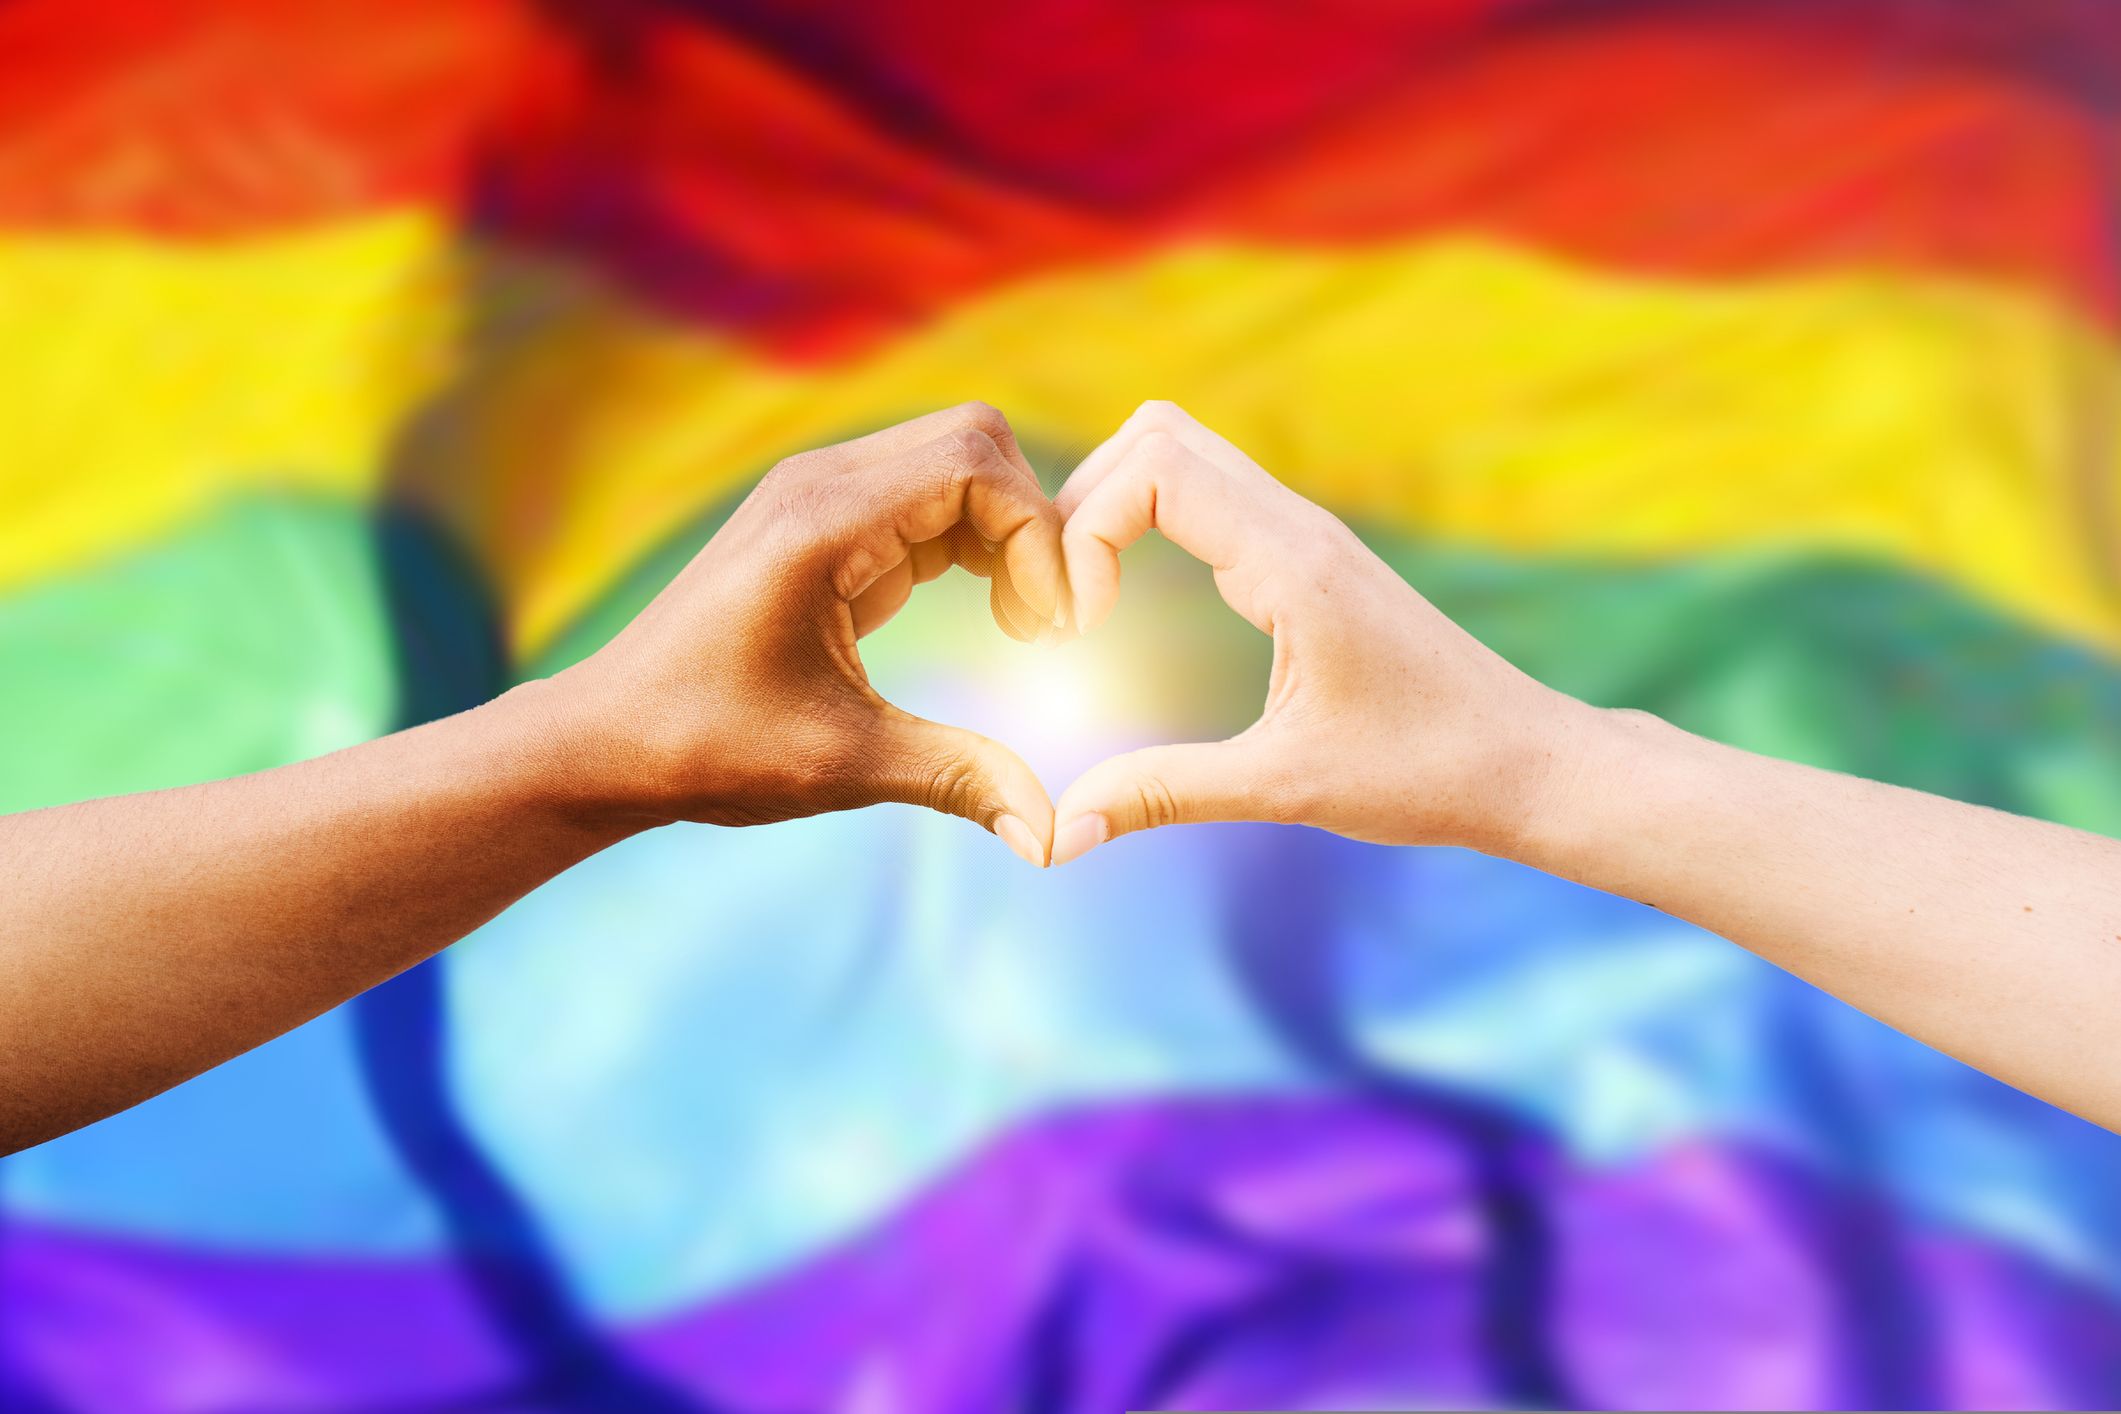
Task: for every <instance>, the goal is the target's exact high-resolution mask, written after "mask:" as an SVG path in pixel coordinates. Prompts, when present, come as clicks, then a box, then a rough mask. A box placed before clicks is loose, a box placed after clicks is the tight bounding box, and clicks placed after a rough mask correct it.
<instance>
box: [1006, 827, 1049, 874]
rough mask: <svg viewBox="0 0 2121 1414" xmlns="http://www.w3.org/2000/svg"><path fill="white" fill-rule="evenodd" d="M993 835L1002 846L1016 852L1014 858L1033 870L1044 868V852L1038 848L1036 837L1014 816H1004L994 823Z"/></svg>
mask: <svg viewBox="0 0 2121 1414" xmlns="http://www.w3.org/2000/svg"><path fill="white" fill-rule="evenodd" d="M994 833H995V834H997V835H999V836H1000V837H1001V841H1002V843H1003V844H1005V845H1007V846H1009V848H1011V849H1013V850H1015V851H1016V857H1017V858H1018V859H1021V860H1023V861H1024V863H1026V864H1028V865H1030V866H1031V867H1032V868H1034V869H1043V868H1045V867H1046V860H1045V852H1044V851H1043V850H1041V849H1040V848H1039V847H1038V836H1037V835H1034V834H1032V833H1031V827H1030V826H1029V825H1026V824H1025V823H1024V822H1023V821H1021V820H1019V819H1017V818H1016V817H1015V816H1014V815H1004V816H1002V817H1001V818H1000V819H998V820H996V821H995V822H994Z"/></svg>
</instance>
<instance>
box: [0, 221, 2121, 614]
mask: <svg viewBox="0 0 2121 1414" xmlns="http://www.w3.org/2000/svg"><path fill="white" fill-rule="evenodd" d="M66 287H71V288H72V289H73V290H74V291H75V296H74V297H73V298H68V297H66V295H65V294H64V290H65V288H66ZM23 291H27V292H28V294H29V296H30V297H29V298H27V299H24V298H22V292H23ZM120 292H122V293H120ZM0 327H6V328H8V329H10V331H11V332H12V333H13V335H14V337H13V338H12V339H11V340H10V343H9V346H8V348H7V349H6V351H5V352H4V353H0V358H4V359H6V360H7V361H8V363H9V364H10V365H11V366H10V367H9V368H7V369H6V370H5V373H4V374H0V378H4V382H0V425H4V426H7V427H9V428H13V429H18V435H16V436H15V437H14V438H12V439H11V440H13V441H14V442H15V445H16V447H17V449H18V450H19V449H20V448H22V447H24V446H27V447H28V448H29V455H28V456H26V457H20V456H18V457H15V458H11V459H10V461H9V464H8V465H7V466H6V467H5V468H4V470H0V475H5V476H8V477H11V478H14V480H15V482H16V483H19V487H11V488H10V504H26V505H28V506H29V507H30V508H31V510H32V514H31V515H29V516H26V517H17V518H15V519H14V520H12V521H10V522H9V523H8V524H7V525H5V526H4V527H0V581H5V580H7V579H19V578H20V577H22V576H24V575H27V574H32V573H36V572H38V571H40V570H41V569H44V568H49V567H51V566H53V565H55V564H58V563H62V562H64V561H65V560H67V559H70V558H76V557H79V556H81V555H84V554H88V553H93V552H95V551H97V550H99V549H101V548H104V547H107V546H109V545H112V544H115V543H119V542H122V541H124V540H127V539H129V538H135V537H138V536H140V535H142V534H147V533H152V530H153V529H154V527H155V526H157V525H159V524H165V523H167V521H168V520H169V519H170V518H171V516H173V515H174V514H177V513H178V512H179V511H180V510H181V509H182V508H183V507H185V506H188V505H193V504H197V503H198V502H199V501H201V500H203V499H207V498H209V497H211V496H214V495H218V494H221V493H224V492H225V491H227V490H229V489H231V488H233V487H235V486H238V485H244V484H255V483H257V482H258V481H260V480H263V479H272V480H278V481H283V482H285V481H294V482H299V483H302V484H313V485H320V486H329V487H333V488H336V489H353V490H359V489H373V488H374V487H375V486H376V485H377V483H378V482H379V480H381V479H382V478H384V477H385V476H386V474H387V476H388V477H389V479H390V481H391V482H392V484H393V486H394V487H395V488H396V493H397V494H401V495H404V496H407V497H412V498H416V499H420V500H423V501H425V502H427V503H428V504H430V505H432V506H434V507H436V508H438V509H440V510H441V511H443V512H444V513H445V514H447V515H448V516H450V517H451V518H452V519H453V520H454V521H455V523H456V524H458V525H459V526H460V527H461V528H462V529H463V530H464V532H465V533H466V534H467V536H468V537H469V538H470V539H471V540H472V541H473V543H474V544H475V545H476V546H477V548H478V549H479V551H480V552H481V554H482V555H483V556H484V558H485V559H486V561H487V563H488V565H489V567H490V569H491V570H492V572H493V573H494V574H495V576H496V578H497V581H498V583H499V586H500V588H501V590H502V592H503V596H504V598H505V600H506V601H507V602H508V603H509V605H510V606H511V614H512V617H513V629H514V632H515V635H516V638H517V641H518V643H519V645H520V646H522V647H523V648H524V649H526V650H534V649H535V648H536V647H537V646H538V645H540V644H542V643H543V642H545V641H547V640H549V639H550V637H551V636H552V635H553V634H554V633H556V632H557V631H559V630H560V629H561V628H563V627H564V626H565V625H566V623H567V622H568V621H569V620H570V619H571V618H572V617H573V616H574V615H576V614H578V613H579V612H581V611H582V609H583V607H584V606H585V605H586V604H588V603H589V602H591V601H592V600H593V599H594V598H595V597H596V596H597V595H598V594H599V593H600V592H601V591H602V590H603V589H605V588H606V587H607V586H608V585H609V584H610V583H611V582H612V580H613V579H614V578H615V577H616V576H617V575H618V574H619V573H621V572H622V571H623V570H624V568H625V567H626V566H627V565H628V564H629V563H630V562H632V561H633V560H635V559H636V558H637V557H638V556H640V555H641V554H642V553H644V552H645V551H646V550H647V549H648V548H650V547H651V546H652V545H654V544H655V543H656V542H657V541H658V540H660V539H661V538H662V537H664V536H666V535H668V534H669V533H671V531H672V530H673V529H675V528H676V527H677V526H679V525H681V524H682V523H684V521H685V520H686V519H688V518H689V517H690V516H692V515H694V514H696V513H697V512H698V511H699V510H700V509H702V508H704V507H705V506H707V505H709V504H711V503H712V502H713V501H715V500H716V499H718V498H720V497H722V496H725V495H727V494H728V493H729V492H730V491H731V490H733V489H735V488H737V487H739V486H741V485H742V484H743V483H744V482H745V481H746V480H748V479H749V478H750V477H752V476H754V475H756V474H757V473H758V472H759V471H760V470H761V469H763V468H764V467H765V466H767V465H769V464H770V463H771V462H772V461H774V460H775V459H776V458H778V457H780V456H782V455H785V454H787V453H789V452H791V451H795V450H799V449H801V448H804V447H808V446H812V445H816V444H817V443H819V442H823V441H828V440H832V439H834V438H837V437H840V436H843V435H846V434H849V433H852V432H856V431H860V430H864V429H867V428H870V427H873V426H875V425H877V424H879V423H882V422H886V421H889V420H892V419H895V418H898V417H900V416H904V415H907V414H910V413H913V412H917V411H921V410H925V409H927V408H931V407H935V406H939V405H942V404H945V403H949V402H954V401H959V400H962V399H965V398H969V397H982V398H986V399H988V400H990V401H992V402H994V403H996V404H997V405H999V406H1000V407H1002V408H1003V409H1004V410H1005V411H1006V412H1008V414H1009V415H1010V417H1011V418H1012V419H1013V420H1014V421H1015V422H1016V424H1017V425H1018V427H1019V429H1020V430H1021V431H1022V432H1023V433H1024V435H1025V436H1026V437H1027V438H1029V439H1036V440H1037V441H1039V442H1042V443H1046V444H1054V443H1059V444H1062V445H1074V446H1079V447H1082V448H1084V449H1087V448H1088V447H1089V446H1090V445H1092V444H1093V443H1094V442H1095V441H1096V440H1097V439H1098V438H1099V437H1101V436H1102V435H1103V434H1104V433H1105V432H1106V431H1108V430H1109V429H1110V428H1111V427H1112V426H1113V425H1114V424H1116V423H1117V422H1118V420H1119V419H1120V418H1121V417H1122V416H1124V415H1125V413H1126V411H1127V410H1128V409H1129V408H1130V407H1132V406H1133V405H1134V403H1136V402H1137V401H1139V400H1140V399H1141V398H1143V397H1148V396H1158V397H1170V398H1175V399H1177V400H1179V401H1181V402H1183V403H1185V404H1186V405H1187V406H1188V407H1189V408H1191V409H1192V410H1193V411H1194V412H1196V413H1197V414H1199V415H1200V416H1201V417H1203V418H1204V419H1206V420H1207V421H1209V422H1210V423H1211V424H1213V425H1215V426H1217V427H1218V428H1220V429H1221V430H1223V431H1224V432H1226V433H1227V434H1228V435H1229V436H1231V437H1232V439H1233V440H1235V441H1236V442H1237V443H1238V444H1239V445H1241V446H1244V447H1246V448H1247V449H1248V450H1249V451H1251V452H1252V453H1253V454H1254V455H1256V456H1257V457H1259V459H1260V460H1261V461H1263V462H1264V463H1265V464H1266V465H1267V466H1268V467H1270V468H1271V469H1272V470H1274V471H1275V472H1276V473H1277V474H1279V475H1281V476H1282V477H1284V478H1285V479H1286V480H1288V481H1289V482H1290V483H1291V484H1292V485H1294V486H1295V487H1297V488H1298V489H1299V490H1301V491H1302V492H1304V493H1305V494H1307V495H1310V496H1312V497H1314V498H1316V499H1319V500H1321V501H1323V502H1325V503H1327V504H1329V505H1331V506H1333V507H1334V508H1335V509H1337V510H1340V511H1342V512H1344V513H1347V514H1349V515H1350V516H1354V517H1360V518H1363V519H1365V520H1370V521H1377V522H1383V523H1387V524H1392V525H1396V526H1401V527H1405V528H1407V529H1411V530H1419V531H1421V532H1424V533H1427V534H1431V535H1443V536H1449V537H1455V538H1460V539H1463V540H1465V541H1468V542H1473V543H1479V544H1484V545H1490V546H1495V547H1501V548H1506V549H1511V550H1515V551H1519V552H1529V553H1543V554H1566V555H1586V556H1599V557H1630V558H1637V557H1657V556H1665V555H1675V554H1698V553H1702V552H1713V551H1716V550H1719V549H1727V548H1737V547H1760V546H1765V545H1775V544H1790V545H1802V546H1804V547H1807V548H1813V549H1816V548H1821V547H1829V548H1840V549H1845V550H1848V551H1851V552H1855V553H1859V554H1863V555H1867V556H1871V557H1875V558H1880V559H1884V560H1888V561H1891V562H1893V563H1897V564H1900V565H1903V566H1907V567H1910V568H1913V569H1916V570H1918V571H1921V572H1925V573H1928V574H1932V575H1935V576H1938V577H1941V578H1944V579H1947V580H1950V581H1952V582H1954V583H1956V584H1958V585H1960V586H1961V587H1963V588H1965V589H1968V590H1970V591H1972V592H1974V593H1976V594H1978V595H1981V596H1984V597H1985V598H1987V599H1988V600H1989V601H1991V602H1993V603H1995V604H1998V605H2000V606H2003V607H2006V608H2008V609H2010V610H2012V611H2014V612H2016V613H2018V614H2020V615H2022V616H2024V617H2026V618H2028V619H2031V620H2033V621H2035V622H2038V623H2040V624H2042V625H2045V626H2047V627H2050V628H2056V629H2061V630H2063V631H2066V632H2068V633H2071V634H2073V635H2076V636H2079V637H2081V638H2085V639H2089V640H2092V641H2096V642H2099V643H2102V644H2106V645H2108V646H2113V645H2116V644H2121V608H2117V604H2116V600H2115V596H2114V590H2113V584H2112V578H2111V575H2112V571H2113V566H2114V563H2115V555H2116V537H2117V526H2116V519H2115V513H2114V507H2115V505H2116V494H2117V482H2121V457H2117V453H2116V448H2115V432H2116V426H2115V419H2116V416H2117V413H2116V409H2117V408H2121V373H2117V364H2116V360H2115V354H2114V350H2113V348H2112V347H2111V345H2110V343H2109V341H2108V338H2107V336H2106V335H2105V334H2103V333H2102V332H2101V331H2099V330H2097V329H2096V328H2094V327H2092V326H2091V325H2090V324H2089V323H2087V322H2086V321H2084V320H2082V319H2081V318H2079V317H2077V316H2075V315H2073V314H2072V313H2070V312H2069V311H2067V310H2065V309H2064V308H2062V307H2060V306H2059V305H2057V304H2056V303H2055V302H2053V301H2052V300H2050V299H2049V298H2047V297H2045V296H2043V295H2040V294H2037V293H2033V292H2030V291H2026V290H2021V289H2014V288H2008V287H2002V286H1998V285H1993V284H1984V283H1981V282H1973V281H1966V280H1960V279H1953V278H1945V277H1938V276H1933V275H1932V276H1916V275H1909V274H1905V273H1896V272H1885V271H1880V272H1843V273H1838V274H1834V275H1827V276H1807V277H1801V278H1795V277H1793V278H1788V279H1777V280H1772V281H1754V282H1746V283H1715V282H1686V281H1677V280H1670V279H1657V280H1651V279H1638V278H1623V277H1619V276H1615V275H1612V274H1609V273H1603V272H1597V271H1588V270H1585V269H1582V268H1580V267H1575V266H1572V265H1570V264H1568V263H1566V262H1563V261H1560V260H1557V259H1555V258H1553V257H1551V256H1546V255H1541V254H1536V253H1533V252H1530V251H1527V250H1523V249H1516V248H1512V247H1509V246H1506V245H1502V244H1498V243H1495V242H1492V241H1486V240H1475V239H1433V238H1432V239H1424V240H1421V241H1416V242H1409V243H1403V244H1389V245H1378V246H1370V247H1362V248H1332V249H1321V250H1299V249H1288V248H1277V247H1257V246H1229V245H1215V246H1206V245H1204V246H1198V247H1191V248H1185V249H1180V250H1176V251H1171V252H1167V253H1165V254H1162V255H1159V256H1157V257H1154V258H1150V259H1145V260H1142V261H1139V262H1136V263H1131V264H1127V265H1123V266H1117V267H1101V268H1092V269H1083V270H1077V271H1069V272H1062V273H1056V274H1052V275H1048V276H1044V277H1041V278H1038V279H1034V280H1029V281H1025V282H1022V283H1019V284H1016V285H1013V286H1009V287H1006V288H1003V289H1000V290H997V291H994V292H992V293H990V294H987V295H984V296H981V297H979V298H978V299H975V300H970V301H967V302H966V303H964V304H962V305H960V306H958V307H956V308H955V309H953V310H951V311H950V312H948V313H947V314H945V315H944V316H943V317H941V318H939V319H937V320H936V321H934V322H932V323H930V324H929V325H927V326H924V327H923V328H921V329H919V330H917V331H914V332H913V333H911V334H909V335H907V336H905V337H904V338H902V339H900V340H898V341H896V342H895V343H893V344H890V345H888V346H886V347H884V348H882V349H880V350H877V351H875V352H873V353H870V354H866V355H864V356H861V357H859V358H855V359H850V360H847V361H844V362H839V363H833V364H827V365H820V366H802V365H790V364H782V363H775V362H772V361H769V360H767V359H764V358H762V357H761V356H760V355H758V354H757V353H756V352H755V351H754V350H752V349H750V348H748V347H746V346H745V345H743V344H742V343H740V342H738V341H735V340H732V339H729V338H726V337H722V336H719V335H716V334H714V333H712V332H708V331H701V330H698V329H695V328H689V327H686V326H682V325H680V324H677V323H675V322H672V321H669V320H667V319H665V318H663V317H661V316H659V315H657V314H656V313H654V312H652V311H649V310H646V309H643V308H639V307H637V306H634V305H631V304H629V303H628V302H627V301H625V300H623V299H620V298H617V297H615V296H614V295H613V294H612V293H611V292H610V291H609V290H608V289H607V288H605V287H603V286H601V285H600V284H599V283H598V282H596V281H594V280H591V279H586V278H583V277H581V276H579V275H576V274H571V273H567V272H562V271H559V270H556V269H553V268H551V267H545V266H538V265H533V264H528V263H524V262H520V261H513V260H510V259H508V258H506V257H502V256H497V255H487V256H482V257H480V258H478V259H476V260H469V261H465V262H463V268H461V269H460V268H458V262H456V261H455V260H453V259H452V257H451V255H450V253H449V251H448V249H447V247H446V244H445V242H444V241H443V239H442V237H441V235H440V234H439V233H438V232H437V231H436V230H435V229H434V228H432V227H430V226H428V225H426V224H425V223H424V222H422V221H421V220H419V219H417V218H399V219H394V220H388V221H380V222H373V223H367V224H364V225H358V226H351V227H347V228H344V229H342V230H338V231H332V232H323V233H319V234H316V235H312V236H306V237H294V238H287V239H285V240H282V241H271V242H259V243H257V244H256V245H255V246H241V247H236V248H234V249H226V248H223V249H219V250H214V251H199V250H192V251H186V250H179V249H176V248H171V247H166V246H155V245H151V244H141V245H130V246H127V245H109V246H101V247H90V248H85V249H77V248H74V247H73V246H72V245H71V243H69V244H64V245H56V244H55V245H51V246H47V247H43V248H34V249H26V248H24V247H23V246H22V245H21V244H19V243H15V244H10V245H6V246H0ZM459 331H461V336H462V338H463V339H465V340H466V341H468V342H469V343H470V345H471V346H472V347H474V348H476V349H477V350H478V351H479V356H478V357H476V358H472V359H469V360H464V361H461V367H462V370H463V371H462V373H461V375H460V376H458V377H457V378H456V380H455V381H454V382H453V383H450V384H449V385H448V386H447V388H446V390H445V391H443V392H442V393H441V394H440V396H439V397H437V398H435V399H433V400H432V402H431V404H430V405H429V406H427V407H426V408H425V409H424V413H423V416H421V417H420V418H419V420H418V422H417V424H416V425H415V426H413V427H411V428H410V429H409V430H408V429H406V427H405V423H406V419H407V414H408V413H409V411H410V410H411V409H413V408H414V407H415V406H417V405H419V404H421V403H422V401H423V400H425V399H427V396H428V394H429V393H430V392H431V391H432V390H434V389H435V388H436V387H437V385H438V379H440V378H441V376H442V375H443V374H444V372H445V371H446V370H447V369H448V368H450V366H451V355H450V349H451V340H452V337H453V336H455V335H456V334H457V333H458V332H459ZM39 349H41V350H43V351H45V352H44V353H43V354H42V355H41V356H40V355H38V354H35V353H33V352H32V351H33V350H39ZM53 353H63V355H64V357H63V361H64V363H65V364H66V365H67V366H68V367H69V368H71V369H72V372H71V374H70V375H67V376H63V377H62V376H60V375H58V374H55V373H53V372H52V371H51V369H50V368H49V367H44V366H40V359H41V358H49V357H50V356H51V355H52V354H53ZM25 428H26V429H28V436H27V439H26V441H25V439H24V438H23V437H22V436H21V435H20V434H19V430H20V429H25ZM401 434H403V435H401ZM386 462H387V464H388V465H387V473H386ZM55 478H56V479H55ZM26 523H33V524H35V525H37V526H40V527H41V529H38V530H36V531H34V532H32V531H31V530H28V529H25V524H26Z"/></svg>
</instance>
